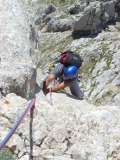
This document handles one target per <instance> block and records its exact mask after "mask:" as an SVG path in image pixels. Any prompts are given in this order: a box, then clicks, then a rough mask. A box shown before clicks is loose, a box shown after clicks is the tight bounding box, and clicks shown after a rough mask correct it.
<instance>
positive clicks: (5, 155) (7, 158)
mask: <svg viewBox="0 0 120 160" xmlns="http://www.w3.org/2000/svg"><path fill="white" fill-rule="evenodd" d="M0 160H15V156H14V155H13V154H12V152H10V150H8V149H3V150H1V151H0Z"/></svg>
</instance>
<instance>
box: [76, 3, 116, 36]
mask: <svg viewBox="0 0 120 160" xmlns="http://www.w3.org/2000/svg"><path fill="white" fill-rule="evenodd" d="M114 21H115V3H114V2H113V1H109V2H108V1H107V2H98V1H95V2H91V3H90V4H89V5H88V7H86V8H85V10H84V12H83V13H81V15H80V18H79V20H76V22H75V23H74V27H73V32H78V31H79V34H80V35H81V36H82V35H85V34H91V33H92V34H93V33H94V34H95V33H99V32H100V31H101V30H102V29H103V28H105V27H106V26H107V24H108V23H113V22H114Z"/></svg>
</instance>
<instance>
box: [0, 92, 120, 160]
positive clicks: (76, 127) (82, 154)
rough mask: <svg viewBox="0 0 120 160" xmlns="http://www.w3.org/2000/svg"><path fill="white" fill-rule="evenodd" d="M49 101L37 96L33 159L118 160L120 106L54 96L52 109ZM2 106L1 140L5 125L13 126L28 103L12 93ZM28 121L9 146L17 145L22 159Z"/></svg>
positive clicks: (27, 150)
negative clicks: (98, 105) (94, 103)
mask: <svg viewBox="0 0 120 160" xmlns="http://www.w3.org/2000/svg"><path fill="white" fill-rule="evenodd" d="M50 102H51V98H50V95H49V94H48V95H47V97H45V96H44V95H42V93H39V94H38V95H37V99H36V107H35V111H34V119H33V125H32V127H33V128H32V129H33V156H34V158H33V159H36V158H37V159H40V160H43V159H45V158H46V159H56V160H58V159H61V160H71V159H73V160H76V159H78V160H79V159H86V158H87V159H88V160H91V159H94V160H96V158H97V159H98V160H110V159H114V157H116V159H119V156H120V154H119V153H120V150H119V147H120V142H119V139H120V121H119V116H120V108H119V106H100V107H96V106H94V105H90V104H88V103H87V102H86V101H85V100H83V101H79V100H78V101H76V100H75V99H72V98H70V97H67V96H66V95H65V94H61V93H55V94H52V106H51V105H50ZM18 103H19V105H18ZM0 104H1V106H2V108H1V113H2V116H1V121H0V123H2V124H3V125H2V128H1V131H2V132H0V137H4V135H5V134H6V133H7V128H5V124H6V125H7V126H8V127H10V126H11V125H12V123H11V122H13V121H14V120H15V117H16V116H17V114H19V115H20V114H21V113H22V112H23V111H24V110H25V108H26V107H25V104H26V100H25V99H22V98H20V97H18V96H16V95H14V94H10V95H7V97H6V98H4V99H2V100H1V101H0ZM8 107H9V108H8ZM6 111H7V112H6ZM18 111H19V112H18ZM6 117H8V118H6ZM28 119H29V116H27V117H26V118H25V120H24V123H22V124H21V126H20V127H19V128H18V130H17V132H16V134H15V135H14V136H13V137H12V138H11V140H10V141H9V143H8V144H7V146H8V147H11V146H12V145H15V146H16V150H15V153H16V154H17V156H18V159H20V160H24V159H25V158H27V157H29V138H28V137H29V121H28ZM23 128H25V130H24V131H23ZM21 146H22V147H21ZM25 153H26V154H25Z"/></svg>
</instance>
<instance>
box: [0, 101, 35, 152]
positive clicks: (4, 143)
mask: <svg viewBox="0 0 120 160" xmlns="http://www.w3.org/2000/svg"><path fill="white" fill-rule="evenodd" d="M34 106H35V98H34V99H32V100H31V101H29V102H28V106H27V108H26V110H25V111H24V113H23V114H22V115H21V116H20V117H19V118H18V119H17V121H16V122H15V123H14V125H13V127H12V128H11V129H10V130H9V132H8V133H7V134H6V136H5V137H4V139H3V140H2V141H1V142H0V150H1V149H2V148H3V147H4V146H5V145H6V143H7V142H8V141H9V139H10V138H11V137H12V135H13V134H14V133H15V131H16V129H17V128H18V126H19V125H20V124H21V122H22V120H23V119H24V117H25V116H26V114H27V112H28V111H29V110H30V112H31V111H32V109H33V107H34Z"/></svg>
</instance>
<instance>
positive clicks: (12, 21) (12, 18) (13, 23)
mask: <svg viewBox="0 0 120 160" xmlns="http://www.w3.org/2000/svg"><path fill="white" fill-rule="evenodd" d="M0 8H1V9H0V16H1V18H0V30H1V33H0V59H1V65H0V73H1V77H0V88H1V92H2V94H3V95H5V94H6V93H10V92H15V93H17V94H19V95H21V96H24V97H27V96H28V97H29V93H28V86H29V87H30V88H31V83H30V81H31V80H35V69H34V65H33V63H32V61H31V58H30V48H31V46H30V40H29V33H30V30H29V24H28V22H27V18H26V15H25V13H24V9H23V8H22V3H21V2H18V1H17V0H15V1H12V0H5V1H3V0H2V1H1V2H0ZM32 87H33V86H32ZM31 91H32V92H33V88H31ZM27 94H28V95H27Z"/></svg>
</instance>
